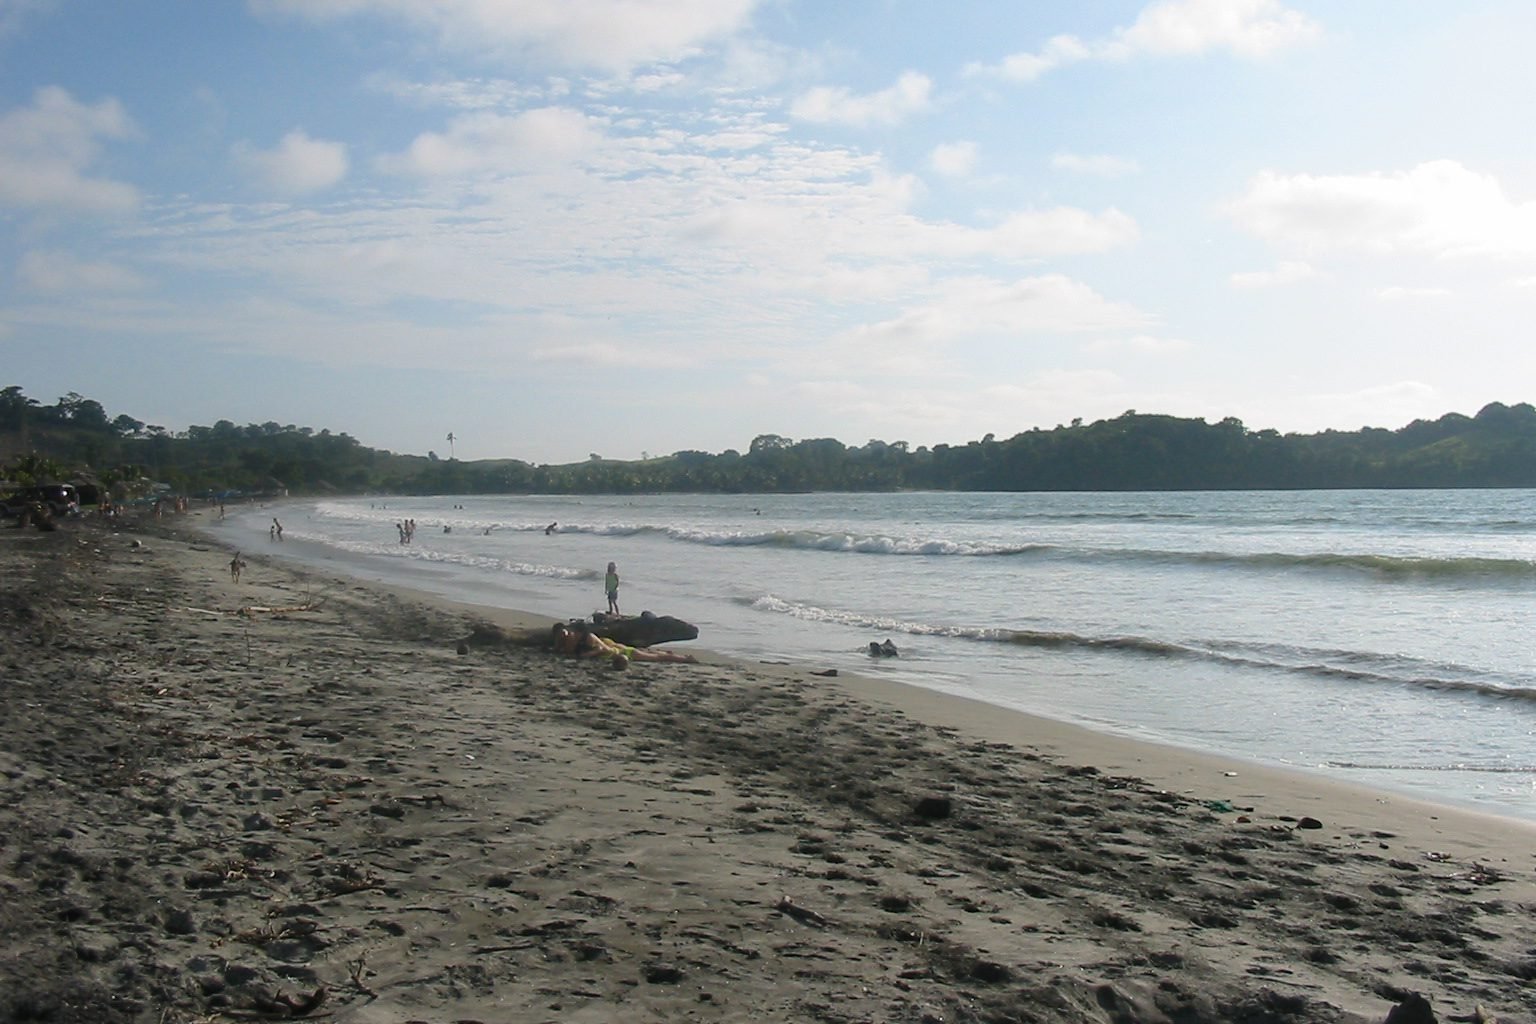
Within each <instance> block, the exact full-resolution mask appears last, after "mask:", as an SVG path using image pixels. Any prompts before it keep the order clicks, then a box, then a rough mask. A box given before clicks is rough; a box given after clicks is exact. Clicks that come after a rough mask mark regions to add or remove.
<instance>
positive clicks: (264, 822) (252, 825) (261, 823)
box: [240, 814, 272, 832]
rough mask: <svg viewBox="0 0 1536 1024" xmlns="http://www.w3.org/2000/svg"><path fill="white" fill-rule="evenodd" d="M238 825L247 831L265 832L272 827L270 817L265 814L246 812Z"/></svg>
mask: <svg viewBox="0 0 1536 1024" xmlns="http://www.w3.org/2000/svg"><path fill="white" fill-rule="evenodd" d="M240 827H241V828H243V829H245V830H246V831H247V832H265V831H266V830H267V829H270V828H271V827H272V819H271V818H269V817H267V816H266V815H265V814H247V815H246V816H245V819H244V820H243V821H241V822H240Z"/></svg>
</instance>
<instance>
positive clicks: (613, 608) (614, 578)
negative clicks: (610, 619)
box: [603, 562, 619, 615]
mask: <svg viewBox="0 0 1536 1024" xmlns="http://www.w3.org/2000/svg"><path fill="white" fill-rule="evenodd" d="M603 589H604V590H605V591H607V592H608V614H609V615H617V614H619V567H618V565H617V564H615V563H613V562H609V563H608V575H606V576H604V577H603Z"/></svg>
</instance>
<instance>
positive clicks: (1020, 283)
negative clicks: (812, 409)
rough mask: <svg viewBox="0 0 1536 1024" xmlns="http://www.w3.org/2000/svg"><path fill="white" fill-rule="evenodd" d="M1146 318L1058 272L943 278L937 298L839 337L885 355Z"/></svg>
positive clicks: (1130, 324) (1128, 324)
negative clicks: (994, 278)
mask: <svg viewBox="0 0 1536 1024" xmlns="http://www.w3.org/2000/svg"><path fill="white" fill-rule="evenodd" d="M1148 320H1149V317H1148V316H1147V315H1146V314H1144V313H1142V312H1141V311H1139V310H1136V309H1133V308H1131V307H1129V306H1124V305H1121V304H1118V303H1114V302H1111V301H1109V300H1107V299H1105V298H1104V297H1103V296H1101V295H1099V294H1098V293H1097V292H1095V291H1094V290H1093V289H1092V288H1090V287H1088V286H1087V285H1085V284H1083V283H1082V282H1080V281H1074V280H1072V279H1071V278H1069V277H1066V276H1064V275H1061V274H1046V275H1042V276H1039V277H1026V278H1022V279H1020V280H1017V281H1013V282H1000V281H992V280H985V279H976V278H967V279H961V280H953V281H948V282H945V283H944V284H943V285H942V286H941V287H940V288H939V294H938V295H937V297H936V298H935V299H934V300H933V301H931V302H928V303H926V304H924V305H920V306H912V307H909V308H907V309H905V310H903V311H902V312H901V313H900V314H899V315H898V316H896V317H893V318H892V319H890V320H885V321H882V322H879V323H874V324H865V325H863V326H860V327H857V328H855V329H853V330H851V331H848V332H846V333H844V334H843V335H842V336H841V338H839V340H840V341H842V342H844V343H846V344H851V345H854V346H857V347H860V348H862V349H864V350H866V351H871V350H872V351H878V352H881V353H884V354H885V355H887V356H889V355H892V354H895V353H902V352H904V351H906V350H908V349H911V348H912V347H914V346H917V347H925V346H929V345H934V344H942V343H947V342H951V341H954V340H957V339H961V338H965V337H971V336H976V335H990V336H997V335H1000V334H1001V335H1008V336H1014V335H1019V334H1061V333H1082V332H1085V331H1110V330H1116V329H1125V328H1135V327H1138V326H1142V325H1144V324H1146V323H1147V321H1148Z"/></svg>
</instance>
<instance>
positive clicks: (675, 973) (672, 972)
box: [640, 964, 683, 985]
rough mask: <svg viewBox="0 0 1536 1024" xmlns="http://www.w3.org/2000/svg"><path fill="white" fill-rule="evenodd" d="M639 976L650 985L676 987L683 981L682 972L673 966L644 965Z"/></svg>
mask: <svg viewBox="0 0 1536 1024" xmlns="http://www.w3.org/2000/svg"><path fill="white" fill-rule="evenodd" d="M640 975H641V977H643V978H644V979H645V980H646V981H648V982H650V983H651V984H652V985H676V984H677V983H678V982H680V981H682V980H683V970H682V968H681V967H678V966H677V965H675V964H646V965H645V967H644V969H642V971H641V972H640Z"/></svg>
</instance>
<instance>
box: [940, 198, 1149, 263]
mask: <svg viewBox="0 0 1536 1024" xmlns="http://www.w3.org/2000/svg"><path fill="white" fill-rule="evenodd" d="M1139 236H1140V231H1139V230H1138V228H1137V227H1136V222H1135V221H1134V220H1133V219H1131V218H1130V217H1128V216H1126V215H1125V214H1123V213H1121V212H1120V211H1119V210H1116V209H1114V208H1110V209H1108V210H1105V211H1104V212H1102V213H1098V214H1094V213H1090V212H1088V211H1087V210H1079V209H1077V208H1076V207H1071V206H1058V207H1054V208H1052V209H1049V210H1022V211H1020V212H1018V213H1015V214H1012V215H1010V216H1009V217H1007V218H1006V219H1005V220H1004V221H1003V222H1002V223H1001V224H999V225H998V226H997V227H996V228H993V229H992V230H990V231H986V232H978V233H976V234H975V235H973V236H971V240H973V241H975V242H977V243H979V244H978V245H977V249H978V250H980V251H985V252H990V253H992V254H995V255H999V256H1012V257H1019V256H1055V255H1068V254H1074V253H1088V252H1106V251H1108V250H1110V249H1117V248H1119V247H1121V246H1124V245H1129V244H1131V243H1132V242H1134V241H1136V239H1137V238H1138V237H1139Z"/></svg>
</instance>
